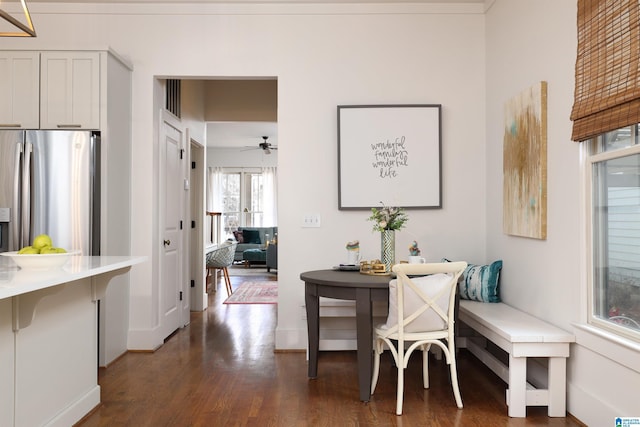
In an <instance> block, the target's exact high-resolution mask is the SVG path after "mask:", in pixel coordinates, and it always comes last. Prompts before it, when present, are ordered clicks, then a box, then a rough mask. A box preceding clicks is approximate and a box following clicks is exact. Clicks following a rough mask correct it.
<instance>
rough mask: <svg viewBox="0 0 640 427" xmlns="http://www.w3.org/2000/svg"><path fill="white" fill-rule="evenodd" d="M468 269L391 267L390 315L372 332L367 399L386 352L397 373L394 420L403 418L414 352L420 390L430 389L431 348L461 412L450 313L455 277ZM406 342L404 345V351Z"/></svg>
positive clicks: (441, 265) (447, 264)
mask: <svg viewBox="0 0 640 427" xmlns="http://www.w3.org/2000/svg"><path fill="white" fill-rule="evenodd" d="M466 267H467V263H466V262H464V261H459V262H443V263H427V264H396V265H394V266H393V267H392V271H393V272H395V273H396V275H397V278H396V279H393V280H391V281H390V283H389V315H388V318H387V322H386V323H385V324H384V325H380V326H378V327H376V328H375V331H374V336H375V344H374V363H373V378H372V381H371V394H373V393H374V391H375V389H376V385H377V382H378V375H379V373H380V355H381V354H382V353H383V351H384V350H385V347H387V348H389V349H390V351H391V354H392V355H393V358H394V360H395V364H396V367H397V368H398V389H397V402H396V414H397V415H402V401H403V394H404V370H405V369H406V367H407V364H408V362H409V358H410V357H411V353H412V352H413V351H414V350H416V349H419V350H421V351H422V371H423V373H422V375H423V386H424V388H425V389H426V388H429V349H430V347H431V345H432V344H433V345H437V346H438V347H440V348H441V349H442V351H443V353H444V355H445V359H446V362H447V364H448V365H449V369H450V372H451V385H452V387H453V394H454V397H455V400H456V405H457V406H458V408H462V397H461V396H460V389H459V387H458V374H457V369H456V349H455V343H454V318H455V313H454V312H455V296H456V287H457V284H458V278H459V277H460V275H461V274H462V273H463V272H464V270H465V268H466ZM393 341H396V342H397V343H394V342H393ZM443 341H446V344H445V343H444V342H443ZM405 343H407V345H408V348H407V349H406V350H405ZM396 345H397V347H396Z"/></svg>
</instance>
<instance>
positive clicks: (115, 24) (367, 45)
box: [3, 3, 486, 349]
mask: <svg viewBox="0 0 640 427" xmlns="http://www.w3.org/2000/svg"><path fill="white" fill-rule="evenodd" d="M30 6H31V7H30V10H31V13H32V17H33V21H34V25H35V26H36V30H37V32H38V37H37V38H35V39H26V38H20V39H18V38H16V39H6V38H5V39H3V48H5V49H102V48H106V47H111V48H113V49H114V50H115V51H116V52H118V53H119V54H120V55H122V56H123V57H125V58H126V59H128V60H129V61H130V62H131V63H132V64H133V66H134V71H133V87H132V88H133V90H132V94H133V113H132V123H133V147H132V156H133V160H132V162H133V165H132V173H133V182H132V209H133V221H132V238H133V242H132V253H133V254H136V255H147V256H149V259H150V262H148V263H146V264H144V265H141V266H137V268H135V269H133V270H132V272H131V313H130V333H129V348H131V349H150V348H155V347H157V346H159V345H161V344H162V337H161V336H160V335H159V334H158V331H159V330H160V328H159V324H158V322H159V315H158V312H159V292H158V288H157V284H158V283H159V280H158V278H157V271H158V264H157V262H158V261H157V260H158V250H159V249H158V248H159V247H160V245H159V243H158V236H157V235H158V233H157V232H156V230H157V221H158V217H157V215H158V214H157V212H158V207H157V188H156V184H155V182H157V163H158V157H157V150H156V141H155V139H154V135H155V134H156V133H157V128H158V125H157V121H155V120H154V117H157V115H158V111H157V108H156V107H157V105H156V104H154V95H155V96H156V97H155V99H156V100H157V99H160V98H161V97H160V90H159V88H158V86H157V85H156V84H154V80H155V77H156V76H162V77H167V76H168V77H171V76H188V77H193V78H205V77H222V78H226V77H230V76H241V77H243V78H251V77H253V76H274V77H276V78H277V79H278V146H279V150H278V167H279V190H280V195H279V209H278V211H279V219H278V222H279V228H280V230H279V233H278V234H279V236H278V237H279V250H280V256H279V257H280V259H281V260H282V262H281V265H280V266H279V267H280V268H279V271H278V273H279V282H280V286H281V290H282V292H281V293H280V294H281V298H280V303H279V305H278V310H279V313H278V319H279V321H278V327H277V337H276V341H277V347H278V348H280V349H289V348H294V349H302V348H305V347H306V325H305V321H304V320H303V319H302V318H301V315H300V306H301V305H302V304H303V285H302V282H301V281H300V280H299V274H300V272H302V271H305V270H310V269H317V268H328V267H330V266H332V265H335V264H336V263H339V262H341V261H342V259H343V257H344V247H345V244H346V242H347V241H349V240H354V239H359V240H360V242H361V247H362V252H363V256H365V257H368V258H374V257H378V256H379V236H378V235H376V234H374V233H372V232H371V224H370V223H369V222H367V221H366V218H367V217H368V212H366V211H362V212H342V211H338V210H337V188H338V183H337V154H336V152H337V149H336V106H337V105H339V104H394V103H439V104H442V106H443V109H442V113H443V120H442V123H443V130H442V135H443V144H442V145H443V153H442V154H443V190H444V193H443V208H442V209H439V210H424V211H415V212H411V214H410V217H411V219H410V222H409V223H408V227H407V229H406V230H403V231H402V232H401V233H399V236H398V243H397V244H398V251H399V252H400V251H402V250H403V248H406V247H407V246H408V244H409V242H410V241H411V240H413V239H416V240H418V241H419V242H420V246H421V247H422V248H423V251H424V254H425V256H426V257H427V258H428V259H430V260H437V259H440V258H441V257H443V256H446V257H449V258H462V259H468V260H469V261H471V262H482V261H485V260H486V257H485V224H486V201H485V200H486V197H485V195H486V185H485V182H484V179H485V176H486V161H485V155H486V154H485V153H486V147H485V142H484V137H483V135H484V134H485V117H484V110H485V107H484V100H485V89H484V85H485V75H484V63H485V61H484V37H483V34H484V15H483V8H482V6H481V5H477V4H475V5H464V4H455V5H450V6H448V5H443V4H432V5H419V4H401V5H384V4H379V5H309V4H306V5H289V6H286V5H237V6H232V5H220V4H217V5H211V4H210V5H206V4H191V5H180V6H175V5H170V4H157V5H147V4H144V5H143V4H137V5H118V6H117V9H116V6H114V5H112V4H98V5H88V4H71V3H69V4H48V3H34V4H33V5H30ZM398 11H399V12H402V13H397V12H398ZM71 12H73V13H71ZM178 12H179V13H178ZM417 191H419V189H417ZM388 197H389V198H391V197H392V195H388ZM381 198H385V197H384V195H382V196H381ZM307 212H316V213H319V214H320V215H321V220H322V227H321V228H320V229H303V228H302V227H301V222H302V217H303V215H304V213H307ZM301 242H304V250H300V244H301Z"/></svg>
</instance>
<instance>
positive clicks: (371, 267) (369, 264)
mask: <svg viewBox="0 0 640 427" xmlns="http://www.w3.org/2000/svg"><path fill="white" fill-rule="evenodd" d="M360 274H367V275H369V276H391V272H390V271H386V266H385V265H384V264H383V263H382V262H381V261H380V260H379V259H376V260H373V261H362V262H361V263H360Z"/></svg>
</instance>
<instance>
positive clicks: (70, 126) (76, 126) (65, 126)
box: [57, 125, 82, 129]
mask: <svg viewBox="0 0 640 427" xmlns="http://www.w3.org/2000/svg"><path fill="white" fill-rule="evenodd" d="M57 126H58V129H61V128H81V127H82V125H57Z"/></svg>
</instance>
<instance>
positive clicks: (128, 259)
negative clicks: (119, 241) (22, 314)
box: [0, 255, 147, 299]
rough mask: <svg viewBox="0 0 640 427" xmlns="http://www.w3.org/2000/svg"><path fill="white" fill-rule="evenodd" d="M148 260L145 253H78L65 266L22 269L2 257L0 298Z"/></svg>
mask: <svg viewBox="0 0 640 427" xmlns="http://www.w3.org/2000/svg"><path fill="white" fill-rule="evenodd" d="M146 260H147V257H145V256H81V255H75V256H72V257H71V259H70V260H69V262H67V264H66V265H65V266H64V267H62V268H56V269H52V270H23V269H20V268H19V267H18V266H16V265H15V263H14V262H13V261H12V260H11V259H10V258H8V257H0V299H5V298H11V297H14V296H17V295H22V294H26V293H28V292H33V291H37V290H40V289H46V288H50V287H52V286H57V285H60V284H63V283H68V282H72V281H74V280H79V279H84V278H87V277H91V276H96V275H99V274H103V273H108V272H110V271H115V270H119V269H121V268H126V267H130V266H132V265H135V264H140V263H142V262H144V261H146Z"/></svg>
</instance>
